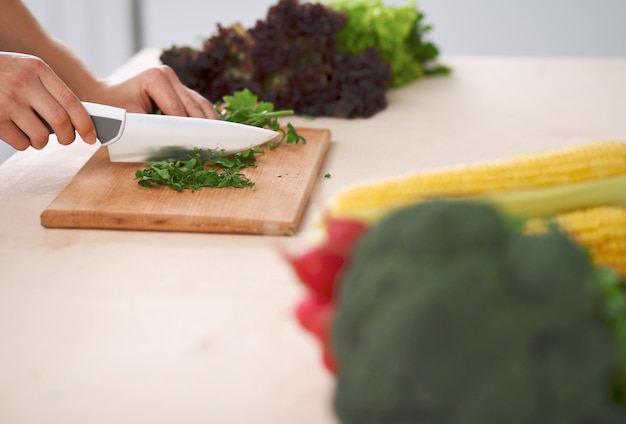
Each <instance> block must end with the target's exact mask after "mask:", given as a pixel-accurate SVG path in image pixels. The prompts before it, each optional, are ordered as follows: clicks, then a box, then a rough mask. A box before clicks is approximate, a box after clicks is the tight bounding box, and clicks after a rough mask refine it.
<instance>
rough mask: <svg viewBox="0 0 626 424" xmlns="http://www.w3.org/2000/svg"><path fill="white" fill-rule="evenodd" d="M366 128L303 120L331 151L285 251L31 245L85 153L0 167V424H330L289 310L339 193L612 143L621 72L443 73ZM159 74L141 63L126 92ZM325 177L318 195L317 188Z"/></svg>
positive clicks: (59, 242) (515, 65) (259, 243)
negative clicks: (294, 268) (301, 251)
mask: <svg viewBox="0 0 626 424" xmlns="http://www.w3.org/2000/svg"><path fill="white" fill-rule="evenodd" d="M443 61H444V62H445V63H446V64H448V65H450V66H452V67H453V68H454V73H453V74H452V75H451V76H447V77H436V78H432V79H426V80H422V81H418V82H416V83H413V84H411V85H409V86H406V87H403V88H400V89H395V90H391V91H390V92H389V95H388V100H389V106H388V108H387V109H386V110H385V111H383V112H381V113H379V114H377V115H375V116H374V117H373V118H370V119H355V120H339V119H329V118H319V119H316V120H314V121H309V120H303V119H299V118H291V119H289V121H291V122H292V123H294V124H295V125H297V126H312V127H322V128H330V129H331V131H332V146H331V149H330V152H329V154H328V156H327V159H326V161H325V163H324V165H323V168H322V172H321V173H320V178H319V180H318V182H317V185H316V188H315V190H314V192H313V195H312V198H311V201H310V204H309V207H308V209H307V213H306V215H305V219H304V222H303V225H302V228H301V231H300V233H299V234H298V235H296V236H293V237H267V236H242V235H217V234H215V235H214V234H185V233H159V232H133V231H108V230H65V229H45V228H43V227H41V226H40V221H39V215H40V214H41V212H42V211H43V210H44V209H45V208H46V206H47V205H48V204H49V203H50V202H51V201H52V200H53V199H54V197H55V196H56V195H57V194H58V193H59V192H60V191H61V190H62V189H63V187H64V186H65V185H66V184H67V183H68V182H69V181H70V180H71V179H72V177H73V176H74V175H75V174H76V172H77V171H78V169H79V168H80V167H81V166H82V164H83V163H85V162H86V160H87V159H88V158H89V157H90V156H91V155H92V154H93V153H94V151H95V150H94V149H95V148H94V147H93V146H89V145H86V144H84V143H82V142H80V141H79V142H76V143H74V144H72V145H71V146H60V145H58V144H57V143H56V142H53V143H50V145H49V146H48V147H46V148H45V149H43V150H41V151H35V150H28V151H25V152H18V153H16V154H15V155H14V156H13V157H11V158H10V159H9V160H8V161H7V162H5V163H4V164H3V165H1V166H0V423H3V424H4V423H6V424H35V423H36V424H40V423H45V424H56V423H59V424H61V423H63V424H79V423H80V424H85V423H89V424H99V423H117V424H126V423H128V424H144V423H145V424H148V423H150V424H158V423H164V424H165V423H185V424H196V423H220V424H230V423H233V424H235V423H236V424H240V423H241V424H244V423H246V424H248V423H258V424H264V423H272V424H282V423H285V424H292V423H298V424H307V423H311V424H326V423H329V424H331V423H334V422H335V420H334V418H333V413H332V409H331V399H332V392H333V379H332V377H331V376H329V374H328V373H327V372H326V371H325V370H324V368H323V367H322V366H321V363H320V361H319V357H318V351H317V346H316V344H315V343H314V342H313V341H312V339H311V338H310V337H309V336H308V335H307V334H305V333H304V332H303V331H301V330H300V329H299V327H298V326H297V325H296V323H295V320H294V318H293V315H292V309H293V307H294V305H295V303H296V301H297V300H298V299H299V297H300V296H301V294H302V291H301V287H300V286H299V285H298V283H297V282H296V280H295V278H294V277H293V275H292V273H291V270H290V269H289V268H288V267H287V266H286V264H285V263H284V262H283V261H282V259H281V258H280V256H279V255H278V253H277V252H278V246H279V245H283V246H285V247H287V248H292V249H296V248H298V247H300V246H302V245H303V244H305V243H306V241H307V234H308V231H307V229H308V227H309V225H310V221H311V219H312V217H313V216H314V214H315V213H316V211H319V209H320V208H321V207H322V205H323V204H324V202H325V201H326V199H328V197H329V196H331V195H332V194H333V193H335V192H337V190H339V189H340V188H342V187H345V186H347V185H350V184H353V183H356V182H362V181H366V180H369V179H376V178H380V177H384V176H390V175H397V174H401V173H405V172H409V171H416V170H422V169H429V168H434V167H441V166H450V165H457V164H460V163H467V162H475V161H481V160H488V159H495V158H499V157H503V156H507V155H511V154H516V153H521V152H525V151H530V150H538V149H545V148H553V147H560V146H565V145H570V144H575V143H579V142H584V141H591V140H601V139H620V140H626V95H625V93H626V59H575V58H571V59H550V58H506V57H499V58H496V57H449V58H446V57H444V58H443ZM156 64H158V50H154V49H147V50H144V51H142V52H140V53H139V54H137V55H136V56H135V57H133V58H132V59H131V60H129V61H128V63H127V64H125V65H124V66H123V67H122V68H121V69H119V70H118V71H117V72H116V73H115V74H114V75H112V78H123V77H127V76H130V75H132V74H134V73H135V72H137V71H139V70H141V69H144V68H146V67H148V66H151V65H156ZM327 173H328V174H331V177H330V178H323V175H324V174H327Z"/></svg>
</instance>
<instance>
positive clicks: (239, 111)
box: [217, 88, 306, 147]
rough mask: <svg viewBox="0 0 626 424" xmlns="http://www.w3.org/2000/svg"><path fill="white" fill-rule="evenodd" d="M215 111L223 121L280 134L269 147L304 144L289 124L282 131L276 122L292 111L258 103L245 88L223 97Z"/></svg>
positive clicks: (257, 99)
mask: <svg viewBox="0 0 626 424" xmlns="http://www.w3.org/2000/svg"><path fill="white" fill-rule="evenodd" d="M217 109H218V111H219V113H220V116H221V117H222V119H223V120H225V121H230V122H237V123H240V124H247V125H253V126H255V127H268V128H270V129H272V130H274V131H278V132H280V133H281V134H282V137H281V139H280V140H279V141H278V142H276V143H273V144H272V145H271V146H270V147H275V146H278V145H279V144H281V143H282V142H283V141H286V142H287V143H288V144H291V143H294V144H297V143H299V142H303V143H306V140H305V138H304V137H302V136H301V135H300V134H298V132H297V130H296V129H295V128H294V126H293V125H292V124H291V123H288V124H287V130H284V129H283V128H282V127H281V125H280V123H279V121H278V118H280V117H282V116H288V115H293V113H294V112H293V110H290V109H286V110H274V104H273V103H271V102H260V101H259V98H258V96H256V95H255V94H253V93H252V92H251V91H250V90H249V89H247V88H245V89H243V90H240V91H237V92H235V93H234V94H233V95H232V96H224V97H223V99H222V102H221V103H220V104H218V105H217Z"/></svg>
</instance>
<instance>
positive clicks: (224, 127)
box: [48, 102, 279, 162]
mask: <svg viewBox="0 0 626 424" xmlns="http://www.w3.org/2000/svg"><path fill="white" fill-rule="evenodd" d="M83 105H84V106H85V109H87V112H89V115H90V116H91V119H92V121H93V123H94V126H95V127H96V133H97V138H98V141H99V142H100V143H101V144H102V145H103V146H107V147H108V149H109V156H110V158H111V161H113V162H153V161H160V160H174V159H181V160H185V159H188V158H189V155H190V154H193V153H194V152H195V151H198V152H199V153H201V154H202V155H203V156H205V157H210V156H213V157H216V156H227V155H231V154H234V153H238V152H242V151H245V150H249V149H252V148H254V147H256V146H259V145H261V144H263V143H266V142H268V141H270V140H272V139H273V138H275V137H276V136H277V135H279V133H278V132H276V131H272V130H269V129H265V128H259V127H255V126H252V125H245V124H238V123H234V122H228V121H222V120H217V119H205V118H191V117H182V116H172V115H157V114H147V113H130V112H126V110H125V109H121V108H118V107H113V106H107V105H101V104H97V103H88V102H83ZM48 128H49V129H50V126H48ZM197 149H199V150H197Z"/></svg>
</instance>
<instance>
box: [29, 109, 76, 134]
mask: <svg viewBox="0 0 626 424" xmlns="http://www.w3.org/2000/svg"><path fill="white" fill-rule="evenodd" d="M45 103H46V104H45V105H43V106H38V107H37V110H35V111H34V112H35V116H36V117H37V118H38V119H39V120H40V122H42V123H43V124H44V125H47V126H48V127H50V128H49V129H51V130H52V131H53V132H54V134H55V135H56V138H57V140H58V142H59V143H60V144H65V145H67V144H71V143H72V142H73V141H74V139H75V138H76V131H75V130H74V126H73V125H72V121H71V120H70V116H69V115H68V113H67V112H66V111H65V110H64V109H63V108H62V107H61V106H60V105H59V104H58V103H57V102H56V101H55V100H54V99H53V98H50V99H49V101H47V102H45ZM34 125H35V124H34V123H33V124H30V126H29V128H32V127H33V126H34Z"/></svg>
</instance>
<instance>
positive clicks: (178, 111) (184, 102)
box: [89, 65, 219, 119]
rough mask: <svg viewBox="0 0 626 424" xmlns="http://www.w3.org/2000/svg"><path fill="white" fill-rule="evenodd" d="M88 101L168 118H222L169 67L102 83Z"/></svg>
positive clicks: (163, 66)
mask: <svg viewBox="0 0 626 424" xmlns="http://www.w3.org/2000/svg"><path fill="white" fill-rule="evenodd" d="M100 84H101V85H100V87H99V88H98V89H97V90H92V91H91V94H92V97H90V99H89V101H93V102H96V103H104V104H108V105H111V106H117V107H121V108H124V109H126V110H127V111H129V112H136V113H137V112H144V113H151V112H155V110H156V109H160V110H161V111H162V112H163V113H164V114H166V115H177V116H192V117H196V118H210V119H219V115H218V113H217V112H216V110H215V108H214V106H213V104H212V103H211V102H210V101H209V100H207V99H206V98H205V97H203V96H202V95H200V94H199V93H197V92H196V91H194V90H191V89H190V88H188V87H186V86H185V85H183V84H182V83H181V81H180V80H179V79H178V76H177V75H176V73H175V72H174V70H173V69H172V68H170V67H169V66H167V65H162V66H157V67H153V68H150V69H147V70H145V71H143V72H141V73H139V74H137V75H135V76H134V77H132V78H129V79H127V80H125V81H122V82H118V83H110V82H106V81H101V82H100Z"/></svg>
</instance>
